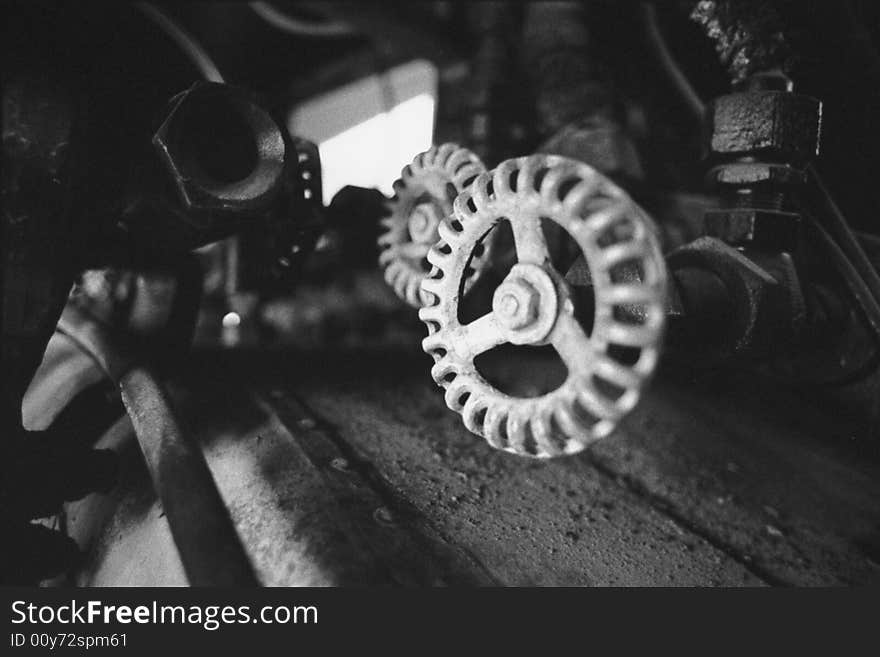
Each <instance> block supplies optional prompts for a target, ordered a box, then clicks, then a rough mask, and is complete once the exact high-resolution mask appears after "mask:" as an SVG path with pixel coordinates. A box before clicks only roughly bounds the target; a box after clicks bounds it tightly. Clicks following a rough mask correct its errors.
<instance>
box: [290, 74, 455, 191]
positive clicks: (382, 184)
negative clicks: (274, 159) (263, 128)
mask: <svg viewBox="0 0 880 657" xmlns="http://www.w3.org/2000/svg"><path fill="white" fill-rule="evenodd" d="M437 77H438V73H437V68H436V66H434V65H433V64H432V63H431V62H428V61H425V60H413V61H410V62H407V63H405V64H401V65H399V66H395V67H393V68H391V69H388V70H387V71H385V72H384V73H383V74H382V75H370V76H367V77H364V78H361V79H359V80H356V81H354V82H351V83H349V84H346V85H344V86H342V87H339V88H337V89H334V90H332V91H330V92H327V93H325V94H322V95H319V96H316V97H313V98H310V99H309V100H307V101H305V102H303V103H301V104H299V105H297V106H295V107H294V108H292V109H291V113H290V115H289V117H288V127H289V129H290V131H291V133H292V134H295V135H298V136H300V137H303V138H305V139H309V140H311V141H313V142H315V143H316V144H317V145H318V149H319V151H320V153H321V172H322V174H321V175H322V177H323V180H322V182H323V188H322V191H323V195H324V203H329V202H330V201H331V199H332V198H333V195H334V194H336V192H338V191H339V190H340V189H342V188H343V187H345V186H346V185H357V186H359V187H367V188H371V187H373V188H378V189H380V190H381V191H382V192H384V193H386V194H388V195H391V194H392V193H393V189H392V184H393V183H394V181H395V180H397V179H398V178H399V177H400V170H401V169H403V167H404V166H406V165H407V164H409V163H410V162H412V159H413V157H415V156H416V155H417V154H418V153H421V152H422V151H425V150H427V149H428V148H430V146H431V143H432V141H433V133H434V112H435V98H436V96H437Z"/></svg>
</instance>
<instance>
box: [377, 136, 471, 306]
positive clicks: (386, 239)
mask: <svg viewBox="0 0 880 657" xmlns="http://www.w3.org/2000/svg"><path fill="white" fill-rule="evenodd" d="M485 171H486V167H485V166H483V163H482V162H481V161H480V159H479V158H478V157H477V156H476V155H474V153H472V152H471V151H469V150H468V149H466V148H461V147H459V146H457V145H456V144H443V145H441V146H432V147H431V148H430V149H429V150H427V151H426V152H424V153H420V154H418V155H416V157H415V159H413V161H412V163H411V164H408V165H407V166H405V167H404V168H403V171H402V172H401V174H400V179H399V180H397V181H396V182H395V183H394V191H395V197H394V199H393V200H392V201H390V202H389V203H388V210H389V212H390V214H389V215H388V216H387V217H385V218H384V219H383V220H382V225H383V226H384V227H385V231H384V232H383V233H382V235H380V237H379V248H380V253H379V265H380V266H381V267H383V268H384V269H385V280H386V281H387V282H388V284H389V285H391V287H392V288H394V291H395V292H396V293H397V296H398V297H400V298H401V299H403V300H404V301H406V302H407V303H408V304H410V305H411V306H413V307H415V308H420V307H421V306H422V296H421V289H420V287H419V286H420V284H421V282H422V279H424V278H425V276H426V275H427V274H428V272H429V271H430V269H431V267H430V265H429V264H428V261H427V260H426V259H425V258H426V256H427V255H428V250H429V249H430V248H431V247H432V246H433V245H434V244H435V243H436V242H437V240H438V239H439V236H438V233H437V229H438V227H439V225H440V222H441V221H442V220H443V219H444V218H445V217H448V216H449V215H450V214H452V202H453V201H454V200H455V197H456V196H458V195H459V194H460V193H461V192H462V191H464V190H465V189H466V188H467V186H468V185H469V184H470V183H471V182H473V181H474V179H475V178H476V177H477V176H478V175H479V174H481V173H484V172H485ZM486 247H487V248H488V244H487V245H486ZM486 259H487V254H486V253H482V254H478V256H477V257H476V258H474V261H473V262H472V263H471V264H470V267H469V270H468V276H467V278H468V281H467V285H468V286H470V285H471V284H473V282H474V281H475V280H476V278H477V276H478V275H479V271H480V267H481V266H482V264H483V263H484V262H485V261H486Z"/></svg>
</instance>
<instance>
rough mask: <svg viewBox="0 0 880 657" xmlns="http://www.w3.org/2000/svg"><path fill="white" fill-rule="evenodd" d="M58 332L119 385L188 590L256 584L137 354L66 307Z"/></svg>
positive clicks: (207, 477) (204, 468)
mask: <svg viewBox="0 0 880 657" xmlns="http://www.w3.org/2000/svg"><path fill="white" fill-rule="evenodd" d="M58 329H59V330H60V331H61V332H63V333H65V334H66V335H68V336H69V337H70V338H71V339H72V340H73V341H74V342H76V343H77V344H78V345H79V346H80V348H82V349H83V351H85V352H86V353H87V354H89V355H90V356H91V357H92V358H94V360H95V362H96V363H97V364H98V365H99V366H100V367H101V369H103V370H104V372H106V374H107V375H108V376H109V377H110V378H111V379H112V380H113V381H115V382H116V383H117V384H118V385H119V389H120V392H121V394H122V401H123V403H124V404H125V408H126V410H127V411H128V414H129V417H130V418H131V423H132V426H133V428H134V433H135V436H136V437H137V441H138V444H139V446H140V448H141V452H142V453H143V455H144V461H145V463H146V466H147V470H148V471H149V473H150V478H151V479H152V481H153V487H154V489H155V491H156V494H157V495H158V497H159V500H160V502H161V503H162V508H163V510H164V512H165V517H166V518H167V519H168V525H169V527H170V529H171V535H172V536H173V537H174V543H175V545H176V546H177V550H178V552H179V553H180V560H181V562H182V563H183V567H184V570H185V571H186V575H187V578H188V579H189V581H190V584H192V585H193V586H258V585H259V582H258V581H257V577H256V574H255V573H254V570H253V567H252V565H251V563H250V560H249V559H248V556H247V554H246V553H245V551H244V547H243V546H242V544H241V541H240V539H239V537H238V534H237V532H236V530H235V526H234V525H233V523H232V519H231V518H230V517H229V512H228V510H227V508H226V505H225V504H224V502H223V499H222V497H221V496H220V492H219V491H218V490H217V485H216V483H215V482H214V478H213V477H212V476H211V472H210V470H209V469H208V465H207V463H206V462H205V459H204V456H203V454H202V452H201V450H200V448H199V446H198V445H196V444H194V443H193V442H192V441H191V440H190V439H189V438H188V437H187V434H186V432H185V431H184V430H183V428H182V424H181V422H180V420H179V419H178V417H177V414H176V413H175V411H174V408H173V406H172V404H171V401H170V399H169V396H168V393H167V392H166V390H165V388H164V387H163V386H162V384H161V383H160V382H159V380H158V378H157V377H156V376H155V375H154V373H153V372H152V371H151V370H150V368H149V367H148V366H146V365H144V364H142V363H141V359H140V356H139V354H137V353H136V352H134V351H133V350H131V349H128V348H126V346H125V345H124V344H123V343H122V342H121V341H119V340H118V339H114V337H113V336H111V335H110V334H109V332H108V331H107V330H106V329H104V328H103V327H102V326H100V325H99V324H98V323H97V322H96V321H95V320H94V319H92V318H91V317H89V316H88V315H87V314H86V313H85V312H83V311H82V310H80V309H79V308H77V307H76V306H74V305H71V304H68V306H67V307H66V308H65V310H64V313H63V314H62V316H61V319H60V320H59V322H58Z"/></svg>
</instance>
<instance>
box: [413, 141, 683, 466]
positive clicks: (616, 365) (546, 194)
mask: <svg viewBox="0 0 880 657" xmlns="http://www.w3.org/2000/svg"><path fill="white" fill-rule="evenodd" d="M502 220H507V221H509V222H510V225H511V228H512V229H513V236H514V242H515V245H516V254H517V259H518V261H519V262H518V264H516V265H515V266H514V267H513V269H512V270H511V272H510V274H509V275H508V277H507V278H506V279H505V281H504V282H503V283H502V284H501V285H500V286H499V287H498V289H497V290H496V293H495V297H494V299H493V310H492V312H490V313H488V314H486V315H484V316H482V317H480V318H479V319H476V320H474V321H472V322H470V323H467V324H462V323H461V322H460V319H459V304H460V291H461V289H462V285H463V281H464V276H465V272H466V268H467V266H468V261H469V258H470V255H471V253H472V252H473V251H474V250H475V249H478V248H479V246H480V244H481V242H482V240H484V239H485V238H486V237H487V235H489V234H490V232H491V231H492V229H493V228H494V227H495V226H496V224H498V223H499V222H500V221H502ZM542 220H550V221H553V222H555V223H556V224H557V225H558V226H560V227H561V228H562V229H564V230H566V231H567V232H568V233H569V234H570V235H571V237H572V238H574V240H575V241H576V242H577V245H578V247H579V248H580V250H581V251H582V253H583V254H584V256H585V257H586V260H587V264H588V265H589V267H590V270H591V273H592V278H593V281H594V283H593V284H594V287H595V317H594V321H593V326H592V330H591V331H590V332H589V333H588V332H587V330H585V328H584V327H583V326H582V325H581V323H580V322H579V320H578V319H577V318H576V316H575V304H574V301H573V299H572V296H571V291H570V289H569V287H568V285H567V283H565V281H564V280H563V278H562V276H561V275H560V273H559V272H557V271H556V270H555V269H554V267H553V265H552V263H551V261H550V254H549V252H548V248H547V241H546V238H545V236H544V234H543V229H542V227H541V222H542ZM440 237H441V241H440V242H438V243H437V245H436V246H434V247H433V248H432V249H431V251H430V253H429V254H428V260H429V261H430V262H431V264H432V265H434V268H433V270H432V272H431V274H430V275H429V277H428V278H427V279H425V281H424V282H423V283H422V290H423V293H424V295H425V297H426V299H425V301H426V305H425V306H424V307H423V308H422V309H421V310H420V311H419V317H420V318H421V319H422V320H423V321H424V322H425V323H426V324H427V326H428V337H427V338H425V339H424V340H423V342H422V348H423V349H424V350H425V351H426V352H427V353H429V354H430V355H431V356H432V357H433V358H434V361H435V365H434V367H433V368H432V369H431V375H432V377H433V378H434V380H435V381H436V382H437V384H438V385H440V386H442V387H444V388H445V389H446V393H445V398H446V404H447V405H448V406H449V408H451V409H452V410H454V411H456V412H458V413H461V414H462V416H463V418H464V422H465V425H466V426H467V427H468V429H470V430H471V431H472V432H474V433H476V434H478V435H481V436H483V437H485V438H486V440H487V441H489V443H490V444H491V445H492V446H493V447H496V448H499V449H504V450H506V451H509V452H513V453H516V454H520V455H525V456H537V457H550V456H558V455H561V454H572V453H575V452H578V451H580V450H582V449H583V448H584V447H585V446H586V445H587V444H589V443H590V442H592V441H593V440H596V439H597V438H601V437H603V436H606V435H608V434H609V433H610V432H611V431H612V430H613V429H614V427H615V426H616V424H617V422H618V421H619V420H620V419H621V418H622V417H623V416H624V415H626V413H628V412H629V411H630V410H632V408H633V407H634V406H635V405H636V403H637V402H638V399H639V395H640V393H641V390H642V388H643V386H644V385H645V383H646V381H647V380H648V378H649V377H650V375H651V374H652V372H653V370H654V367H655V366H656V363H657V357H658V353H659V348H660V340H661V336H662V331H663V322H664V317H665V315H664V313H665V302H666V270H665V266H664V262H663V259H662V255H661V252H660V247H659V245H658V243H657V239H656V237H655V235H654V231H653V229H652V227H651V225H650V219H648V218H647V217H646V216H645V215H644V213H643V212H642V210H641V209H639V208H638V206H636V205H635V203H634V202H633V201H632V200H631V199H630V198H629V197H628V196H627V195H626V194H625V193H624V192H623V191H622V190H621V189H619V188H618V187H616V186H615V185H614V184H613V183H611V182H610V181H609V180H607V179H606V178H604V177H603V176H602V175H601V174H599V173H597V172H596V171H595V170H594V169H592V168H591V167H589V166H587V165H585V164H583V163H580V162H576V161H574V160H568V159H565V158H560V157H555V156H540V155H536V156H531V157H527V158H520V159H517V160H507V161H505V162H502V163H501V164H500V165H499V166H498V167H497V168H496V169H495V170H494V171H492V172H488V173H484V174H481V175H480V176H479V177H478V178H477V179H476V180H475V181H474V183H473V184H472V185H471V187H470V188H469V189H468V190H467V191H465V192H464V193H463V194H461V195H459V197H458V198H457V199H456V200H455V204H454V212H453V214H452V216H450V217H448V218H447V219H446V220H444V222H443V224H442V225H441V227H440ZM632 263H635V264H636V266H637V267H638V268H639V269H640V271H641V274H642V276H641V280H640V281H636V282H627V283H621V282H619V281H618V280H617V279H616V275H615V270H616V268H618V267H620V266H621V265H628V264H632ZM626 306H636V307H638V308H639V309H640V311H641V312H640V313H638V314H639V315H640V320H639V321H638V322H634V323H630V322H629V321H621V319H619V317H618V315H617V314H616V313H617V311H618V310H619V309H620V308H621V307H626ZM504 343H512V344H519V345H523V344H533V345H537V344H551V345H552V346H553V347H554V349H555V350H556V351H557V352H558V353H559V355H560V357H561V358H562V360H563V362H564V363H565V366H566V367H567V369H568V376H567V378H566V380H565V382H564V383H563V384H562V385H561V386H560V387H559V388H557V389H556V390H555V391H553V392H550V393H548V394H546V395H543V396H541V397H537V398H533V399H527V398H515V397H511V396H509V395H507V394H505V393H502V392H501V391H500V390H498V389H497V388H495V387H494V386H492V385H491V384H490V383H488V382H487V381H486V379H485V378H483V376H482V375H481V374H480V372H479V371H478V370H477V368H476V366H475V364H474V358H475V357H476V356H477V355H479V354H481V353H484V352H486V351H489V350H490V349H492V348H494V347H496V346H498V345H501V344H504ZM621 347H624V348H628V349H631V350H634V352H635V354H636V355H635V356H634V357H632V358H631V359H627V360H626V361H624V359H622V358H621V357H620V356H619V355H618V352H616V351H615V350H616V349H619V348H621Z"/></svg>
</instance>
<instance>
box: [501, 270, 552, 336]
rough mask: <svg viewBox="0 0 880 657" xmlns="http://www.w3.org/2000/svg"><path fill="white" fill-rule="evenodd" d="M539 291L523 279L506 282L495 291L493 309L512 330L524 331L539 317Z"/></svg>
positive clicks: (502, 322)
mask: <svg viewBox="0 0 880 657" xmlns="http://www.w3.org/2000/svg"><path fill="white" fill-rule="evenodd" d="M539 296H540V295H539V294H538V291H537V290H536V289H535V288H534V287H533V286H532V285H530V284H529V283H528V281H526V280H524V279H522V278H514V279H512V280H508V281H505V282H504V283H502V284H501V285H499V286H498V289H496V290H495V296H494V298H493V299H492V308H493V310H494V311H495V314H496V315H497V316H498V320H499V321H500V322H501V324H502V325H504V327H505V328H507V329H510V330H518V329H524V328H526V327H528V326H530V325H531V324H532V323H533V322H534V321H535V320H536V319H537V317H538V303H539V302H540V298H539Z"/></svg>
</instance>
